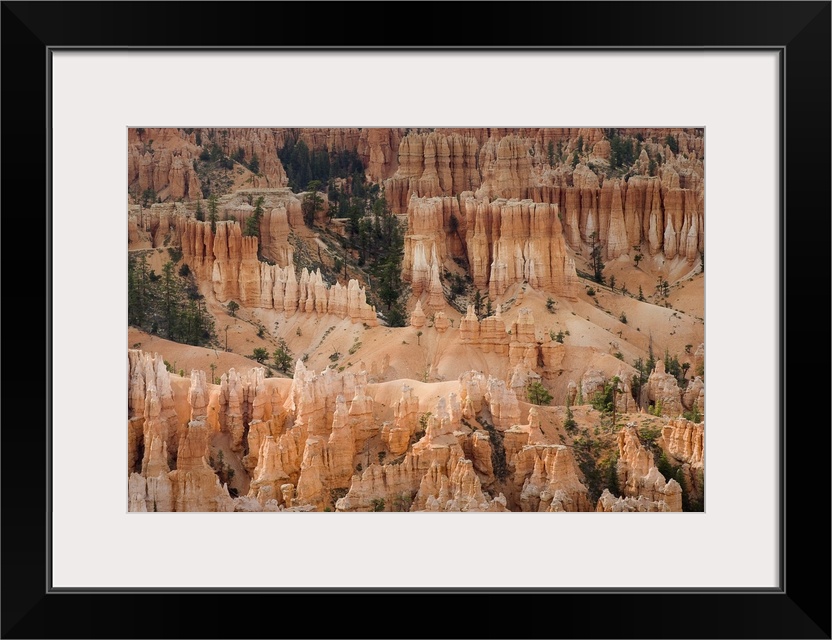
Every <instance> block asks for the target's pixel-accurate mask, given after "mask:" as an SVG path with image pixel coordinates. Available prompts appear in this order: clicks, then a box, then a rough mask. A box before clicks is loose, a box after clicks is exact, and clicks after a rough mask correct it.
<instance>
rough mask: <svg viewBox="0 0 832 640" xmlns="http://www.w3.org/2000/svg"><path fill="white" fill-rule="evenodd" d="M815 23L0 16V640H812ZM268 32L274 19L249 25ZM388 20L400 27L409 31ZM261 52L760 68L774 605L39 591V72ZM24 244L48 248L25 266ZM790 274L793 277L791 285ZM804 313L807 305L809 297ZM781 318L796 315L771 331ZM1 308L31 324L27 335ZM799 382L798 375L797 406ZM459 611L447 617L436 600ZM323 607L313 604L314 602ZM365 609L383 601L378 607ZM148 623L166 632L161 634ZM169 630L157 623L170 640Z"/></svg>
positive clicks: (825, 501) (304, 8) (26, 12)
mask: <svg viewBox="0 0 832 640" xmlns="http://www.w3.org/2000/svg"><path fill="white" fill-rule="evenodd" d="M831 6H832V5H830V2H719V3H717V2H645V3H639V2H611V3H607V2H583V3H566V2H541V3H520V2H517V3H487V2H483V3H461V4H460V5H459V6H458V7H456V9H458V10H459V11H461V12H462V14H464V15H465V16H466V20H465V22H464V24H460V23H458V21H457V20H456V19H454V18H452V17H451V16H453V15H456V14H457V13H458V12H454V11H451V7H450V5H449V4H448V3H443V4H441V5H440V4H434V3H419V4H418V5H417V4H416V3H400V4H395V5H394V4H393V3H335V4H328V5H322V4H321V5H314V4H309V3H257V2H251V3H219V2H218V3H189V2H183V3H174V2H168V3H153V2H150V3H133V2H100V3H76V2H3V3H2V13H1V14H0V17H1V18H2V51H3V54H4V55H3V57H2V71H3V74H2V83H3V88H4V89H5V91H4V98H5V99H4V100H3V113H2V124H3V139H2V142H3V148H2V161H3V169H4V171H3V175H2V179H3V186H4V187H5V188H4V189H3V190H2V200H3V204H5V205H7V206H6V208H5V214H6V215H4V216H3V227H4V231H5V233H4V234H3V235H4V248H6V249H7V251H6V252H4V254H3V266H4V267H6V268H5V269H4V270H3V285H4V286H3V289H2V290H3V298H4V299H5V300H6V302H7V303H8V304H9V306H7V313H6V314H4V317H3V320H5V322H4V323H3V337H4V338H6V339H7V340H6V341H5V343H6V346H7V352H6V358H5V362H4V366H3V373H4V374H6V375H5V376H4V382H6V384H5V385H4V387H3V399H4V400H5V401H6V402H5V403H4V408H5V412H4V414H5V415H4V417H5V418H6V421H5V424H4V427H5V428H4V429H3V430H2V433H0V438H2V445H3V446H2V481H3V482H2V497H3V500H2V510H3V516H4V518H3V527H2V562H0V572H1V573H2V629H0V632H1V633H2V637H3V638H35V637H37V638H58V637H61V638H73V637H84V638H99V637H144V638H151V637H204V638H209V637H226V638H227V637H255V636H260V635H264V636H271V635H280V634H285V633H288V632H287V631H286V630H287V629H288V628H291V627H286V626H283V625H285V624H286V623H287V620H288V619H289V618H290V616H292V615H293V614H294V615H298V616H300V614H301V612H302V611H305V610H306V609H307V608H308V607H309V606H314V607H320V609H319V611H320V612H321V614H322V615H321V616H320V618H319V619H316V620H314V623H313V624H311V625H310V627H309V635H310V636H319V637H352V634H357V635H359V636H367V637H371V636H372V635H375V634H378V633H380V634H382V635H391V636H395V635H400V634H402V633H404V634H406V635H408V636H411V637H437V636H438V635H446V634H447V635H455V636H460V637H462V636H465V637H494V636H495V635H499V636H501V637H555V636H557V637H576V638H580V637H610V638H612V637H622V638H624V637H627V638H628V637H641V638H653V637H658V638H671V637H679V638H682V637H684V638H711V637H721V638H744V637H752V638H829V637H830V629H832V625H830V564H829V547H830V517H829V516H830V511H829V494H828V490H829V486H830V484H829V480H830V459H829V458H828V457H827V452H829V451H830V429H829V427H828V411H829V410H828V401H827V400H828V398H827V397H826V395H825V394H822V395H818V396H816V395H815V394H817V389H818V385H822V387H823V388H825V389H828V383H827V380H828V377H829V376H828V374H827V373H826V372H825V371H821V366H822V365H823V364H825V362H826V360H825V357H826V356H824V355H821V358H822V360H821V361H820V362H821V366H818V367H817V373H813V374H808V373H807V374H804V371H805V369H804V368H803V364H802V363H803V362H804V360H803V356H804V355H805V353H806V345H805V342H804V341H805V340H806V339H807V336H812V337H811V340H812V342H811V344H810V345H808V347H809V351H811V353H812V354H815V353H821V354H823V353H824V350H823V349H820V348H818V347H819V345H818V344H817V341H819V340H823V346H824V347H825V346H827V342H826V339H827V338H828V337H829V331H828V317H829V316H828V313H826V312H825V307H824V313H820V314H818V313H816V312H815V309H816V308H817V300H814V299H809V300H805V299H803V296H804V295H805V294H802V293H800V292H802V291H804V290H805V288H806V286H807V285H806V281H807V278H808V279H809V281H810V282H811V286H812V287H816V284H815V283H816V281H817V280H818V279H819V278H818V277H817V276H818V274H819V273H823V274H826V273H828V268H829V264H830V262H829V260H828V255H829V254H828V253H827V252H828V251H829V239H830V227H829V222H830V220H829V218H830V210H832V207H831V206H830V154H829V149H828V146H829V143H830V76H832V74H830V15H832V14H830V7H831ZM272 13H274V14H275V16H277V18H276V19H275V20H276V21H269V20H265V18H266V17H267V16H270V15H272ZM399 16H412V18H410V19H411V20H412V23H409V22H405V21H403V20H402V19H401V18H399ZM276 42H279V43H280V47H282V48H292V47H298V48H306V47H336V48H337V47H345V48H355V47H359V48H369V49H375V48H379V49H385V48H390V47H395V48H412V49H414V50H421V49H425V48H463V49H470V50H488V49H492V48H509V49H512V48H516V49H523V48H528V47H542V48H578V49H597V48H604V49H610V48H613V49H614V48H621V49H628V50H631V49H645V50H660V49H668V48H693V49H699V50H744V49H770V50H776V51H779V54H780V61H781V78H783V79H784V81H785V82H784V86H783V91H782V95H781V114H782V115H781V119H782V120H781V132H780V133H781V143H782V144H781V148H782V150H783V151H782V166H781V176H780V179H781V184H782V186H783V189H781V193H782V196H781V199H782V202H781V211H782V214H781V229H780V232H781V239H782V243H781V247H780V257H781V269H780V282H779V283H772V286H780V288H781V289H780V290H781V308H780V314H781V318H780V321H781V322H780V327H781V332H782V339H781V344H780V362H781V368H782V373H781V382H780V387H781V388H780V394H781V402H780V416H779V423H780V428H781V440H780V445H781V447H780V449H781V452H782V458H781V461H780V464H781V471H782V473H781V478H782V482H781V486H780V489H781V496H780V500H781V502H780V504H781V521H780V530H781V539H782V540H783V553H782V554H781V559H780V560H781V563H780V567H781V571H780V575H781V582H780V588H778V589H774V590H752V591H749V590H743V591H731V590H722V591H718V592H716V591H713V590H695V589H690V590H680V591H678V592H674V593H663V592H655V591H653V592H648V591H639V590H632V591H626V590H623V591H622V590H603V589H601V590H583V591H572V592H565V593H564V592H558V593H550V592H545V591H541V590H529V591H501V590H482V591H477V590H468V591H465V592H462V591H455V590H451V589H441V590H418V589H411V590H397V591H396V592H395V593H394V592H392V591H390V590H384V591H378V590H375V591H374V590H369V589H366V590H361V589H357V590H344V591H337V590H309V592H308V593H303V592H300V591H295V592H290V593H280V594H275V593H270V592H268V591H264V590H253V591H245V592H237V591H230V590H218V589H212V590H207V591H206V592H204V593H196V594H194V593H193V592H189V593H191V594H192V595H189V596H188V597H187V598H184V596H185V592H182V593H177V592H173V591H164V592H162V591H153V590H150V592H146V593H143V592H140V591H139V590H124V591H120V592H118V593H115V592H108V591H107V590H93V591H87V592H75V593H58V592H56V591H54V590H52V589H50V586H49V584H50V582H49V575H48V568H49V567H48V561H47V560H48V554H47V548H48V545H47V540H48V538H47V536H48V531H49V525H50V512H49V500H48V491H47V485H48V483H49V482H55V481H61V482H71V478H61V479H56V478H52V477H51V475H50V457H49V450H50V449H49V442H48V434H49V428H50V426H51V424H52V422H53V420H54V419H55V416H56V415H58V414H59V413H60V410H61V408H60V407H52V406H51V404H50V395H49V393H50V385H52V384H60V381H53V380H50V378H49V370H50V362H51V348H50V342H49V339H50V338H49V336H50V335H51V333H50V323H52V322H57V321H59V319H58V318H55V317H54V316H52V315H51V311H50V308H49V300H50V293H51V292H50V286H51V285H50V280H49V273H50V269H51V268H55V265H51V263H50V260H49V257H50V256H51V237H50V220H51V216H52V215H55V212H53V211H52V210H51V199H50V191H49V185H50V181H49V178H50V171H51V170H52V167H51V165H50V153H49V149H50V147H49V136H48V133H49V129H50V122H51V120H50V118H51V111H50V108H49V104H48V96H49V80H50V69H51V66H50V59H51V52H52V51H55V50H57V49H61V48H76V49H88V50H92V49H95V50H107V49H111V48H118V49H124V48H125V47H151V48H170V47H176V48H178V47H185V48H193V49H195V50H201V49H203V48H214V47H229V48H232V49H234V48H249V47H265V48H267V47H274V46H275V43H276ZM18 196H21V198H18ZM13 205H14V206H13ZM18 207H23V209H18ZM24 211H25V214H24V213H23V212H24ZM42 212H43V213H42ZM44 213H45V215H44ZM40 225H43V229H42V230H41V228H40ZM40 237H43V238H44V239H45V240H46V242H45V247H44V249H43V254H42V255H41V254H39V253H38V245H39V239H40ZM22 238H27V239H28V240H29V245H27V252H28V253H24V254H23V255H24V257H23V258H22V262H21V259H20V258H18V257H17V256H19V255H20V254H19V252H16V251H15V250H14V249H13V248H10V247H11V245H12V244H14V245H15V246H16V247H17V246H19V245H20V244H21V240H22ZM787 255H790V256H791V258H792V261H791V262H790V263H789V266H790V267H792V268H790V269H788V270H787V269H786V268H785V267H786V257H787ZM821 261H822V262H823V266H821V265H820V262H821ZM21 266H22V268H21ZM738 286H740V285H738ZM827 294H828V287H827ZM811 295H812V296H813V297H814V298H820V296H821V295H822V293H821V294H818V293H817V292H816V291H815V293H814V294H811ZM825 300H826V299H821V301H822V302H824V301H825ZM787 301H789V302H793V305H794V306H792V307H791V310H792V313H791V314H788V315H787V310H788V309H789V308H790V307H789V306H788V304H787ZM801 305H804V306H801ZM20 309H27V310H30V312H29V313H27V314H26V315H25V317H24V315H23V314H21V313H19V312H18V310H20ZM37 310H43V311H42V312H40V313H39V312H38V311H37ZM32 316H40V317H43V318H45V325H44V329H43V330H41V331H37V330H35V331H33V330H32V325H33V323H32V321H31V317H32ZM788 320H791V322H788ZM819 323H822V324H823V328H821V327H820V326H819ZM22 336H29V339H28V340H25V341H24V340H22V339H21V337H22ZM789 337H791V338H792V339H791V341H789V340H788V338H789ZM787 344H790V345H791V346H792V349H791V350H790V351H787V350H786V345H787ZM15 345H23V346H24V350H23V352H22V353H20V354H17V353H15V354H14V355H11V354H10V351H9V350H11V351H12V353H14V347H15ZM802 345H804V346H802ZM825 354H829V349H828V348H827V349H826V350H825ZM20 363H24V364H25V363H29V365H34V366H24V365H21V364H20ZM33 369H35V370H37V369H42V370H43V373H44V374H46V375H45V382H43V383H41V382H40V380H39V379H38V377H37V375H32V370H33ZM789 373H791V374H792V375H791V376H790V375H788V374H789ZM738 375H742V372H741V371H738ZM807 375H814V376H816V377H814V378H812V383H811V384H812V386H811V387H810V388H809V389H807V382H806V376H807ZM789 391H791V393H788V392H789ZM787 398H788V399H789V403H788V405H787V404H786V399H787ZM748 401H752V399H749V400H748ZM807 409H808V413H807ZM804 414H805V415H804ZM12 416H14V417H12ZM62 418H63V419H69V420H80V419H82V417H80V416H69V417H67V416H62ZM738 464H743V465H747V466H748V470H747V476H748V486H747V487H741V488H738V494H739V496H738V499H741V492H742V491H743V490H747V491H755V490H758V489H756V488H755V485H754V468H753V461H744V460H741V459H738ZM682 564H683V561H682ZM465 594H467V597H465V602H464V603H463V602H461V601H459V602H457V601H456V600H454V601H451V600H449V598H454V599H456V598H459V597H462V596H463V595H465ZM313 596H314V598H315V599H314V600H313V602H314V604H310V602H309V599H310V598H312V597H313ZM323 596H325V597H326V600H319V598H320V597H323ZM381 596H386V597H385V598H384V599H383V600H379V599H378V598H379V597H381ZM471 596H473V597H471ZM359 597H360V601H356V598H359ZM443 609H447V610H453V611H456V612H459V613H457V614H451V616H450V617H451V618H452V619H454V621H455V622H456V623H457V624H458V625H459V627H458V629H447V628H443V627H441V626H439V625H440V623H439V620H440V618H437V617H436V615H437V614H436V612H438V611H442V610H443ZM153 611H164V612H166V618H165V620H166V622H163V621H162V620H163V619H161V618H159V617H155V616H153V615H152V612H153ZM171 612H174V614H173V622H169V620H170V619H171ZM178 612H181V613H178ZM188 612H190V613H188ZM215 612H217V613H215ZM254 612H262V614H260V615H258V614H256V613H254ZM463 612H467V613H463ZM382 620H383V621H384V623H383V624H382V623H381V621H382ZM401 629H404V630H405V631H404V632H402V631H401Z"/></svg>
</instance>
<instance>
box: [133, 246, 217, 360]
mask: <svg viewBox="0 0 832 640" xmlns="http://www.w3.org/2000/svg"><path fill="white" fill-rule="evenodd" d="M183 273H184V274H185V275H182V274H183ZM127 322H128V324H129V325H130V326H133V327H138V328H140V329H143V330H144V331H147V332H148V333H153V334H158V335H160V336H162V337H163V338H167V339H168V340H173V341H174V342H182V343H185V344H190V345H196V346H205V345H210V344H211V343H212V342H214V340H215V338H216V336H215V332H214V320H213V318H212V317H211V315H210V314H209V313H208V312H207V311H206V309H205V301H204V297H203V296H202V295H201V294H200V293H199V291H198V290H197V287H196V284H195V283H194V280H193V275H192V274H191V273H190V272H189V271H186V270H184V269H180V270H179V271H178V272H177V270H176V265H175V264H174V262H172V261H171V260H168V261H167V262H166V263H165V265H164V267H163V268H162V274H161V275H157V274H156V273H155V272H154V271H153V270H152V269H150V268H149V265H148V264H147V256H146V255H145V254H141V255H140V256H139V257H134V256H130V257H129V258H128V272H127Z"/></svg>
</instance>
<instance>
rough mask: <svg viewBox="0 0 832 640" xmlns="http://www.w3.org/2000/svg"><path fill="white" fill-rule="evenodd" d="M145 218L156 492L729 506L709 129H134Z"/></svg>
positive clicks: (132, 180)
mask: <svg viewBox="0 0 832 640" xmlns="http://www.w3.org/2000/svg"><path fill="white" fill-rule="evenodd" d="M127 219H128V229H127V235H128V251H129V265H130V279H129V282H128V289H129V291H128V300H129V309H128V311H129V314H128V315H129V324H130V327H129V342H128V346H129V347H130V348H129V349H128V362H127V384H128V416H127V419H128V424H127V489H128V495H127V504H128V508H129V510H130V511H136V512H144V513H152V512H170V511H173V512H195V511H205V512H227V511H237V512H273V513H282V512H287V511H292V512H305V511H306V512H308V511H326V512H332V513H333V514H336V513H339V512H341V513H345V512H357V511H379V512H381V511H386V512H502V511H517V512H520V511H523V512H550V513H551V512H588V511H598V512H678V511H683V510H685V511H691V510H693V511H695V510H701V509H703V508H704V498H705V491H704V470H705V468H704V462H705V455H704V452H705V442H704V428H705V423H704V416H705V363H704V354H705V345H704V319H703V318H704V295H703V292H704V251H705V246H704V228H705V227H704V224H705V216H704V131H703V130H701V129H693V128H690V129H682V128H673V129H662V128H640V129H624V128H619V129H602V128H590V127H584V128H436V129H434V128H412V129H405V128H340V129H338V128H292V129H288V128H254V129H250V128H204V127H203V128H192V129H184V128H179V129H174V128H170V129H164V128H145V129H131V130H130V131H129V134H128V211H127ZM276 517H279V516H276ZM332 517H335V518H338V517H340V516H337V515H333V516H332ZM439 517H442V516H439Z"/></svg>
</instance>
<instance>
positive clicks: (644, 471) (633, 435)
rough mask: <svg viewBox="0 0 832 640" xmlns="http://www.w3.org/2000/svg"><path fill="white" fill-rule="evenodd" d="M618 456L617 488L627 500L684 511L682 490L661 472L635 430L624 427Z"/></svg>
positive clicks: (620, 435)
mask: <svg viewBox="0 0 832 640" xmlns="http://www.w3.org/2000/svg"><path fill="white" fill-rule="evenodd" d="M618 454H619V458H618V466H617V472H618V486H619V487H621V493H622V495H623V496H624V497H629V498H646V499H647V500H648V501H650V502H664V503H665V504H666V505H667V507H668V510H670V511H681V510H682V487H681V486H679V483H678V482H676V480H673V479H670V480H669V481H668V480H666V479H665V477H664V476H663V475H662V474H661V473H660V472H659V470H658V469H657V468H656V465H655V463H654V459H653V454H652V453H651V452H650V451H648V450H647V449H646V448H645V447H644V445H642V444H641V441H640V440H639V437H638V433H637V432H636V429H635V427H634V426H630V425H628V426H625V427H624V428H623V429H622V430H621V431H620V432H619V434H618ZM658 510H664V509H663V508H662V509H658Z"/></svg>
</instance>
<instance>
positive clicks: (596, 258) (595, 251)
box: [589, 231, 604, 284]
mask: <svg viewBox="0 0 832 640" xmlns="http://www.w3.org/2000/svg"><path fill="white" fill-rule="evenodd" d="M589 238H590V241H591V242H592V253H591V254H590V261H591V263H592V271H593V278H594V280H595V282H597V283H598V284H604V273H603V272H604V262H603V260H601V251H602V249H601V243H600V242H598V232H597V231H593V232H592V233H591V234H590V235H589Z"/></svg>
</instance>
